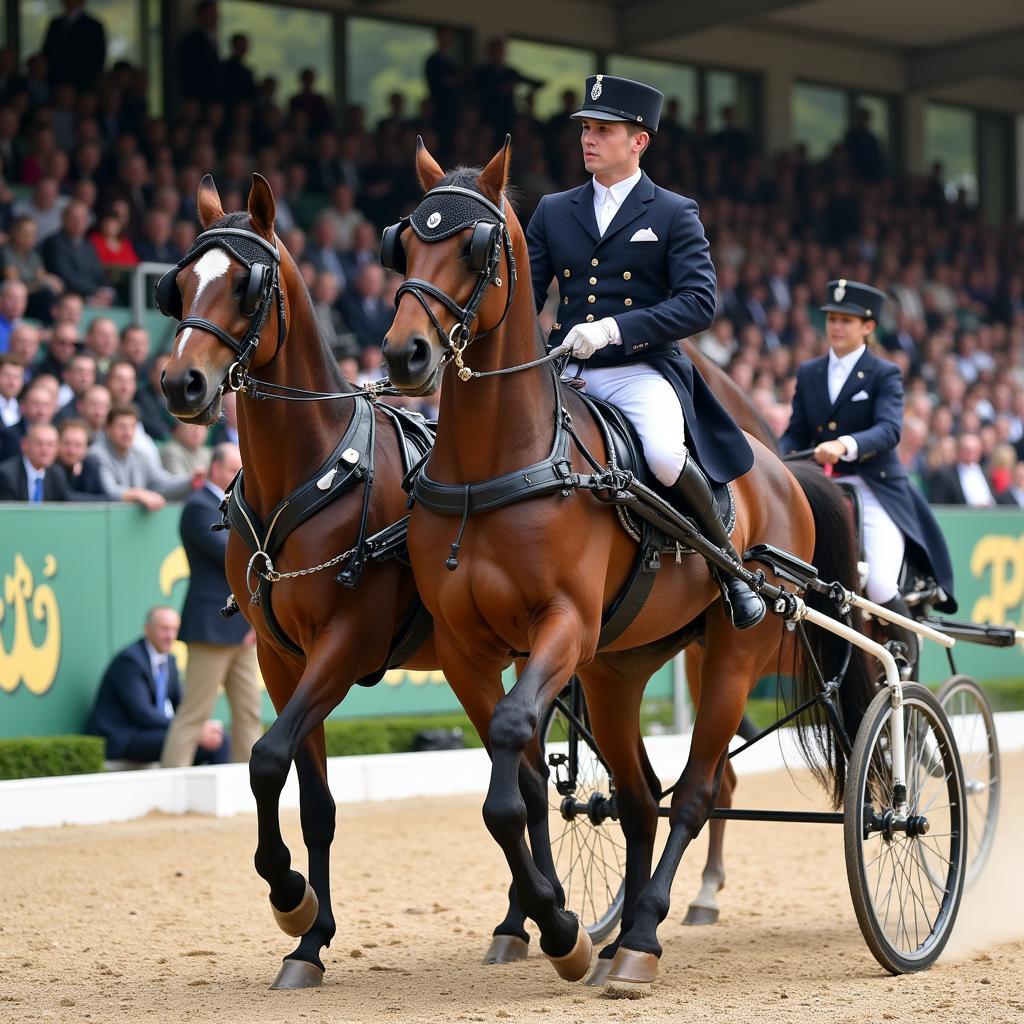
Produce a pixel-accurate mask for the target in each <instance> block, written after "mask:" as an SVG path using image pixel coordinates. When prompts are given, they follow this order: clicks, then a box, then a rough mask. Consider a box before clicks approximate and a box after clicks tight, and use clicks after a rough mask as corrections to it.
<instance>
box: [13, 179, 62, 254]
mask: <svg viewBox="0 0 1024 1024" xmlns="http://www.w3.org/2000/svg"><path fill="white" fill-rule="evenodd" d="M67 204H68V199H67V197H66V196H62V195H61V194H60V182H58V181H56V180H55V179H54V178H40V179H39V180H38V181H37V182H36V183H35V187H34V188H33V189H32V198H31V199H23V200H21V201H20V202H17V203H15V204H14V216H15V217H16V218H21V217H28V219H29V220H31V221H32V222H33V223H34V224H35V227H36V231H35V239H36V241H38V242H45V241H46V239H48V238H49V237H50V235H55V234H56V233H57V232H58V231H60V225H61V218H62V217H63V216H64V207H65V206H67Z"/></svg>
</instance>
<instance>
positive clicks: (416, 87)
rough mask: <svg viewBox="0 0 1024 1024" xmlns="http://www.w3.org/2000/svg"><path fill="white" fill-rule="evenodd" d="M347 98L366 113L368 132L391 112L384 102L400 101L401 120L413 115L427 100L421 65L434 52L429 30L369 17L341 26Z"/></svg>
mask: <svg viewBox="0 0 1024 1024" xmlns="http://www.w3.org/2000/svg"><path fill="white" fill-rule="evenodd" d="M346 26H347V27H346V33H347V37H346V49H347V54H348V98H349V101H350V102H352V103H358V104H360V105H361V106H362V107H364V108H365V110H366V123H367V125H368V126H370V127H371V128H372V127H373V126H374V125H375V124H376V123H377V122H378V121H379V120H380V119H381V118H384V117H387V116H388V115H389V114H390V113H391V108H390V105H389V103H388V97H389V96H390V95H391V94H392V93H394V92H397V93H401V94H402V95H403V96H404V97H405V112H406V117H412V116H414V115H415V113H416V110H417V108H418V107H419V105H420V103H421V101H422V100H423V98H424V97H425V96H426V95H427V83H426V79H425V78H424V73H423V66H424V64H425V63H426V60H427V57H429V56H430V54H432V53H433V52H434V50H435V49H437V40H436V37H435V33H434V29H432V28H426V27H425V26H423V25H403V24H401V23H398V22H393V21H377V20H376V19H373V18H349V19H348V20H347V22H346Z"/></svg>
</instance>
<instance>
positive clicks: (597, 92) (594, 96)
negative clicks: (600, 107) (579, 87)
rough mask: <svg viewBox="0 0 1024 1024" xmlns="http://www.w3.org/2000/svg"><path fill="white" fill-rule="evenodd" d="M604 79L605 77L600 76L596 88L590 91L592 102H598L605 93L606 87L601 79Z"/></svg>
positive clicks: (595, 84)
mask: <svg viewBox="0 0 1024 1024" xmlns="http://www.w3.org/2000/svg"><path fill="white" fill-rule="evenodd" d="M603 77H604V76H603V75H598V76H597V81H596V82H595V83H594V88H593V89H591V90H590V98H591V99H592V100H596V99H597V98H598V97H599V96H600V95H601V93H602V92H603V91H604V86H602V85H601V79H602V78H603Z"/></svg>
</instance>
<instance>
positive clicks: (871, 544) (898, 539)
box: [842, 476, 906, 604]
mask: <svg viewBox="0 0 1024 1024" xmlns="http://www.w3.org/2000/svg"><path fill="white" fill-rule="evenodd" d="M842 481H843V483H844V484H851V485H852V486H853V487H855V488H856V489H857V493H858V494H859V495H860V504H861V510H862V512H863V524H864V525H863V533H864V558H865V559H866V560H867V563H868V582H867V586H866V588H865V589H866V591H867V598H868V600H869V601H874V602H875V604H885V603H886V601H891V600H892V599H893V598H894V597H895V596H896V595H897V594H898V593H899V592H900V570H901V569H902V568H903V555H904V551H905V549H906V544H905V542H904V540H903V534H902V532H901V531H900V528H899V527H898V526H897V525H896V524H895V523H894V522H893V521H892V518H891V517H890V516H889V513H888V512H886V511H885V509H884V508H882V506H881V505H880V504H879V501H878V498H876V497H875V494H874V492H873V491H872V490H871V488H870V487H869V486H868V484H867V483H866V482H865V481H864V480H862V479H861V478H860V477H859V476H845V477H843V478H842Z"/></svg>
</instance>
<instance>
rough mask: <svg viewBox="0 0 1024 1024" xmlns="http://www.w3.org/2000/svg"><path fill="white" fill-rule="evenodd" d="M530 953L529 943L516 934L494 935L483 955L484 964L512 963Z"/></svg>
mask: <svg viewBox="0 0 1024 1024" xmlns="http://www.w3.org/2000/svg"><path fill="white" fill-rule="evenodd" d="M529 955H530V944H529V943H528V942H526V941H524V940H523V939H521V938H519V936H518V935H495V936H494V937H493V938H492V939H491V944H490V946H489V947H488V949H487V954H486V955H485V956H484V963H485V964H514V963H516V962H517V961H519V960H525V959H526V958H527V957H528V956H529Z"/></svg>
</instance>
